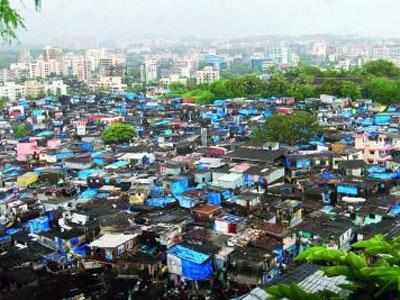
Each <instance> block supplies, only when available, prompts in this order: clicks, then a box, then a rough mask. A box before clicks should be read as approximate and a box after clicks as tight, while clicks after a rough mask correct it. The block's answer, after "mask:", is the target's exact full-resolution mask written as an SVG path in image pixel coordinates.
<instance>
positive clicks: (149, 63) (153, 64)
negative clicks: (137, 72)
mask: <svg viewBox="0 0 400 300" xmlns="http://www.w3.org/2000/svg"><path fill="white" fill-rule="evenodd" d="M141 79H142V81H145V82H152V81H156V80H157V79H158V63H157V61H156V60H146V61H145V63H144V65H143V66H142V70H141Z"/></svg>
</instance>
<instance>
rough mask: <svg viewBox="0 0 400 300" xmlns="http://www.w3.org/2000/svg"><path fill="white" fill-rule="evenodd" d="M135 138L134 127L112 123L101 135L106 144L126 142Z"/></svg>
mask: <svg viewBox="0 0 400 300" xmlns="http://www.w3.org/2000/svg"><path fill="white" fill-rule="evenodd" d="M135 136H136V129H135V127H133V126H132V125H130V124H127V123H114V124H112V125H110V126H108V127H107V128H106V129H105V130H104V131H103V133H102V135H101V137H102V139H103V141H104V142H105V143H107V144H112V143H121V142H128V141H129V140H131V139H132V138H134V137H135Z"/></svg>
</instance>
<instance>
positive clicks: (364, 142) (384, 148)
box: [355, 133, 395, 164]
mask: <svg viewBox="0 0 400 300" xmlns="http://www.w3.org/2000/svg"><path fill="white" fill-rule="evenodd" d="M355 148H356V149H360V150H363V159H364V161H365V162H367V163H369V164H384V163H385V162H386V161H388V160H390V159H391V158H392V157H391V155H390V153H391V151H392V150H393V149H394V148H395V147H394V146H393V143H392V140H391V139H390V138H389V137H388V136H387V135H385V134H378V135H376V136H371V135H368V134H367V133H361V134H357V135H356V138H355Z"/></svg>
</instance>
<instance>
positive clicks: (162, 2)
mask: <svg viewBox="0 0 400 300" xmlns="http://www.w3.org/2000/svg"><path fill="white" fill-rule="evenodd" d="M11 2H12V4H13V5H14V6H15V7H17V8H18V9H19V11H20V13H21V15H23V16H24V17H25V23H26V27H27V30H26V31H21V32H20V33H19V41H20V43H21V44H22V45H24V44H32V43H35V44H46V43H54V42H55V41H60V42H63V40H64V41H65V40H66V41H68V42H74V41H73V40H74V39H76V40H77V41H78V40H80V39H82V40H93V41H92V42H93V43H96V41H97V42H102V41H107V40H113V41H117V42H127V41H126V40H127V39H134V38H141V37H151V36H157V37H166V38H179V37H184V36H196V37H199V38H239V37H244V36H254V35H305V34H339V35H347V34H355V35H362V36H379V37H384V38H387V37H400V27H398V26H396V25H397V24H398V21H397V20H398V16H397V14H398V11H399V10H400V2H398V1H396V0H368V1H366V0H43V1H42V2H43V5H42V9H41V11H40V12H36V11H35V9H34V7H33V0H11ZM78 42H79V41H78ZM132 42H134V41H132Z"/></svg>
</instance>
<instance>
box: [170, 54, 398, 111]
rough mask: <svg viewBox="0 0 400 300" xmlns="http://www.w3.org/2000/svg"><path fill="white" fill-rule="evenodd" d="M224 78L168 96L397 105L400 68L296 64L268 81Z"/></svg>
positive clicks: (199, 99) (380, 64)
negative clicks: (364, 100)
mask: <svg viewBox="0 0 400 300" xmlns="http://www.w3.org/2000/svg"><path fill="white" fill-rule="evenodd" d="M228 78H229V79H228ZM228 78H227V77H225V79H221V80H217V81H214V82H212V83H210V84H203V85H199V86H192V87H188V86H186V87H184V86H182V85H173V86H172V87H171V96H185V97H192V98H194V99H195V100H196V101H197V103H201V104H204V103H211V102H212V101H213V100H214V99H227V98H235V97H271V96H275V97H280V96H289V97H295V98H296V99H298V100H303V99H305V98H312V97H319V96H320V95H321V94H330V95H335V96H338V97H349V98H351V99H360V98H371V99H373V100H375V101H378V102H380V103H383V104H391V103H399V102H400V88H399V87H400V68H398V67H397V66H396V65H395V64H393V63H392V62H389V61H385V60H376V61H371V62H368V63H366V64H365V65H364V66H362V67H360V68H354V69H350V70H347V71H346V70H336V69H326V70H323V69H320V68H318V67H313V66H307V65H303V64H300V65H299V66H297V67H295V68H291V69H289V70H288V71H286V72H282V71H279V70H271V77H270V79H269V80H263V79H260V78H259V77H258V76H256V75H254V74H248V75H242V76H236V77H233V76H232V77H228Z"/></svg>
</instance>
